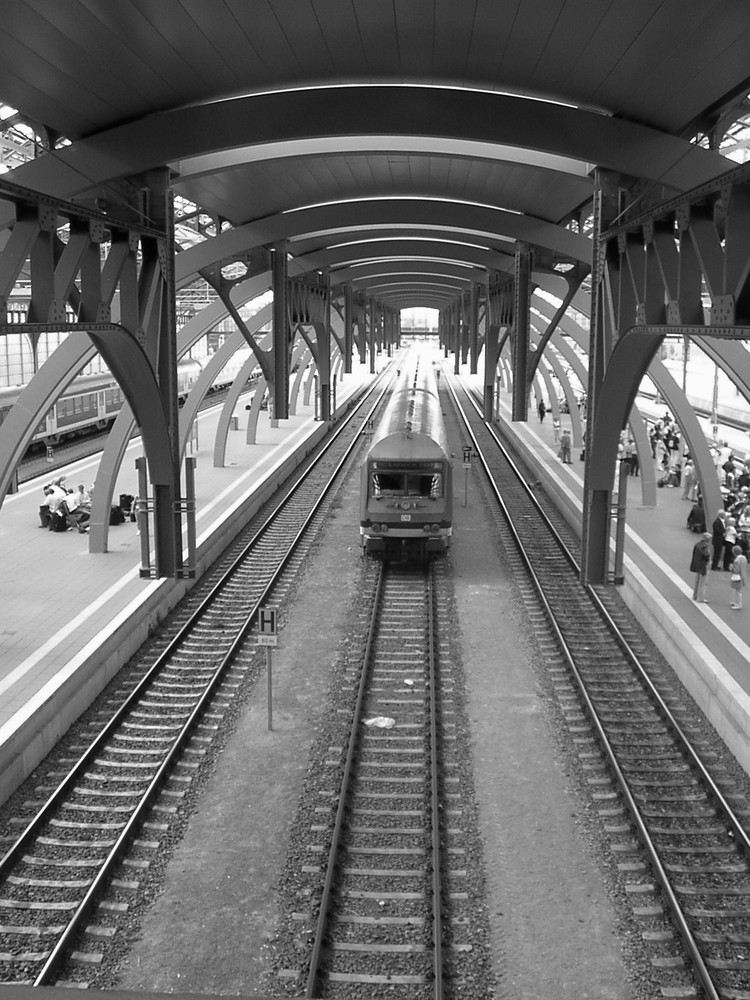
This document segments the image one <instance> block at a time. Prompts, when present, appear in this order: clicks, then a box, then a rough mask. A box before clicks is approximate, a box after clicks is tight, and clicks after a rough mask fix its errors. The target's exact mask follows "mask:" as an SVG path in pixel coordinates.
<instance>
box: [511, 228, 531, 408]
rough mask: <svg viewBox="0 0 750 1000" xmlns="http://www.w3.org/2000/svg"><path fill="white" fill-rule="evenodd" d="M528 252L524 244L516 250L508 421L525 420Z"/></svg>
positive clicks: (529, 257)
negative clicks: (509, 415)
mask: <svg viewBox="0 0 750 1000" xmlns="http://www.w3.org/2000/svg"><path fill="white" fill-rule="evenodd" d="M531 261H532V251H531V247H529V246H528V245H527V244H525V243H519V244H518V245H517V247H516V268H515V305H514V309H513V315H514V319H515V323H514V330H513V345H512V346H513V352H512V354H513V402H512V414H511V416H512V419H513V420H518V421H525V420H527V419H528V410H529V397H528V392H527V391H526V369H527V367H528V359H529V328H530V322H529V320H530V315H529V314H530V304H531Z"/></svg>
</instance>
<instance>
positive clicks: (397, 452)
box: [360, 363, 453, 559]
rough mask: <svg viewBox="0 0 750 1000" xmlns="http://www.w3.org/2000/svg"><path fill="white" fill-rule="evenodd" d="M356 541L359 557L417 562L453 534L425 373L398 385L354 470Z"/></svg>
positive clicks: (447, 467)
mask: <svg viewBox="0 0 750 1000" xmlns="http://www.w3.org/2000/svg"><path fill="white" fill-rule="evenodd" d="M361 475H362V478H361V519H360V536H361V539H362V545H363V547H364V549H365V551H366V552H372V553H377V554H379V555H382V556H383V557H384V558H388V559H413V558H420V559H425V558H427V557H428V556H429V555H430V554H433V553H441V552H445V551H446V550H447V548H448V546H449V545H450V539H451V534H452V531H453V478H452V476H453V472H452V465H451V455H450V450H449V448H448V439H447V436H446V433H445V425H444V423H443V413H442V409H441V406H440V400H439V398H438V393H437V387H436V384H435V377H434V375H433V372H432V369H431V368H427V367H426V366H425V365H424V363H423V364H422V366H421V368H420V367H418V368H417V370H416V371H415V372H414V371H410V372H409V374H408V375H406V374H405V375H401V376H399V384H398V387H397V388H396V390H395V392H394V393H393V396H392V397H391V400H390V401H389V403H388V406H387V408H386V412H385V414H384V415H383V418H382V420H381V421H380V424H379V426H378V428H377V429H376V431H375V434H374V436H373V439H372V442H371V444H370V447H369V449H368V452H367V455H366V457H365V460H364V462H363V464H362V474H361Z"/></svg>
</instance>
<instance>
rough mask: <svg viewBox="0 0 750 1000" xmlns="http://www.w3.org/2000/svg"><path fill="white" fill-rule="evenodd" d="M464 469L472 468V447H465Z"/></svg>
mask: <svg viewBox="0 0 750 1000" xmlns="http://www.w3.org/2000/svg"><path fill="white" fill-rule="evenodd" d="M463 464H464V468H465V469H470V468H471V445H464V463H463Z"/></svg>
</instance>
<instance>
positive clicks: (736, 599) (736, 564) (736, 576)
mask: <svg viewBox="0 0 750 1000" xmlns="http://www.w3.org/2000/svg"><path fill="white" fill-rule="evenodd" d="M732 556H733V557H734V561H733V562H732V565H731V567H730V571H731V574H732V575H731V576H730V577H729V586H730V587H731V588H732V598H733V600H732V603H731V604H730V605H729V607H730V608H734V610H735V611H740V610H741V609H742V591H743V589H744V588H745V587H746V586H747V558H746V557H745V556H744V555H743V554H742V549H741V548H740V546H739V545H735V546H734V547H733V549H732Z"/></svg>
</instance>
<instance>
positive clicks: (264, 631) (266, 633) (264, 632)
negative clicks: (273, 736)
mask: <svg viewBox="0 0 750 1000" xmlns="http://www.w3.org/2000/svg"><path fill="white" fill-rule="evenodd" d="M277 614H278V609H277V608H268V607H266V608H259V609H258V645H259V646H265V647H266V679H267V686H268V698H267V700H268V731H269V732H270V731H271V730H272V729H273V667H272V662H271V657H272V654H271V649H272V647H273V646H278V644H279V637H278V630H277V624H276V618H277Z"/></svg>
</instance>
